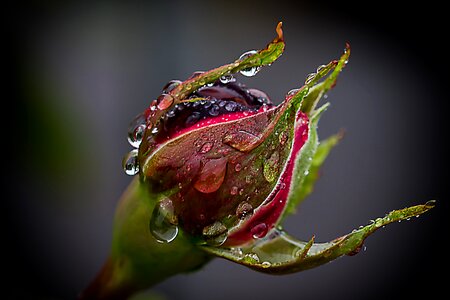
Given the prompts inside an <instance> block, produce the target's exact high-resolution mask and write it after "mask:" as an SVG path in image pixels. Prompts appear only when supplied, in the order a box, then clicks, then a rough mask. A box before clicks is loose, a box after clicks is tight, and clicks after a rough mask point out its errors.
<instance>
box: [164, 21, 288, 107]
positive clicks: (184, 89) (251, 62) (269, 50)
mask: <svg viewBox="0 0 450 300" xmlns="http://www.w3.org/2000/svg"><path fill="white" fill-rule="evenodd" d="M281 27H282V23H281V22H279V23H278V25H277V28H276V33H277V36H276V37H275V38H274V39H273V40H272V41H271V42H270V43H269V44H268V45H267V46H266V48H264V49H262V50H259V51H254V53H253V54H252V55H248V56H245V58H239V59H237V60H236V61H234V62H233V63H230V64H227V65H224V66H221V67H218V68H215V69H212V70H210V71H207V72H203V73H199V74H198V75H197V76H195V77H193V78H190V79H188V80H186V81H184V82H182V83H181V84H180V85H178V86H177V87H176V88H174V89H173V90H172V91H171V92H170V95H171V96H172V97H173V98H174V99H175V102H177V100H183V99H184V98H186V96H187V95H189V94H190V93H192V91H195V90H197V89H199V88H200V87H202V86H204V85H205V84H208V83H213V82H214V81H216V80H218V79H219V78H221V77H222V76H224V75H228V74H234V73H237V72H239V71H242V70H246V69H250V68H258V67H261V66H266V65H270V64H271V63H273V62H274V61H275V60H277V58H278V57H280V55H281V54H282V53H283V51H284V46H285V44H284V38H283V30H282V28H281Z"/></svg>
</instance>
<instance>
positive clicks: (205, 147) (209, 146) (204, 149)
mask: <svg viewBox="0 0 450 300" xmlns="http://www.w3.org/2000/svg"><path fill="white" fill-rule="evenodd" d="M212 147H213V143H211V142H206V143H204V144H203V146H202V147H201V148H200V150H199V151H198V152H200V153H202V154H205V153H208V152H209V151H211V149H212Z"/></svg>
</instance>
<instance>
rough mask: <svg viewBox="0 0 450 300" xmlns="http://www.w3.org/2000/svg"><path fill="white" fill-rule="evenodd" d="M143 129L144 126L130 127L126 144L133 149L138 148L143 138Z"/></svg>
mask: <svg viewBox="0 0 450 300" xmlns="http://www.w3.org/2000/svg"><path fill="white" fill-rule="evenodd" d="M145 128H146V125H145V124H137V125H135V126H130V130H129V131H128V143H130V145H131V146H133V147H134V148H139V145H140V144H141V142H142V138H143V137H144V132H145Z"/></svg>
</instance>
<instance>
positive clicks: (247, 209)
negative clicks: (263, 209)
mask: <svg viewBox="0 0 450 300" xmlns="http://www.w3.org/2000/svg"><path fill="white" fill-rule="evenodd" d="M252 214H253V206H252V205H251V204H250V203H248V202H247V201H242V202H241V203H239V205H238V207H237V208H236V216H237V217H238V218H239V219H240V220H244V219H245V218H247V217H249V216H251V215H252Z"/></svg>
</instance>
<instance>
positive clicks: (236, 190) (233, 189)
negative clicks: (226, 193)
mask: <svg viewBox="0 0 450 300" xmlns="http://www.w3.org/2000/svg"><path fill="white" fill-rule="evenodd" d="M238 190H239V188H238V187H237V186H233V187H232V188H231V190H230V194H231V195H233V196H234V195H237V193H238Z"/></svg>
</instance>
